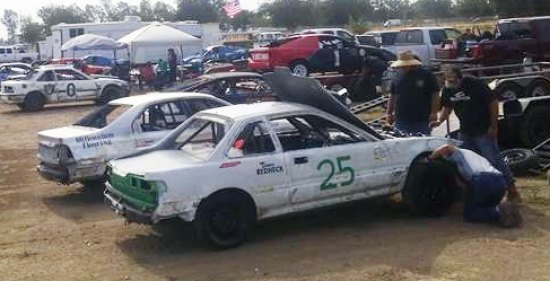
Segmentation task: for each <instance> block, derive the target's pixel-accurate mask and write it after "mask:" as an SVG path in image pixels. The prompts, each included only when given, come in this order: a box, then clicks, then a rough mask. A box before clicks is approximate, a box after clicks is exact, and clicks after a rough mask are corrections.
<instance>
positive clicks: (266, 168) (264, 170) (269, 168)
mask: <svg viewBox="0 0 550 281" xmlns="http://www.w3.org/2000/svg"><path fill="white" fill-rule="evenodd" d="M282 172H283V166H275V164H273V163H265V162H260V168H259V169H256V174H257V175H259V176H261V175H268V174H275V173H282Z"/></svg>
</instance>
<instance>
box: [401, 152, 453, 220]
mask: <svg viewBox="0 0 550 281" xmlns="http://www.w3.org/2000/svg"><path fill="white" fill-rule="evenodd" d="M455 176H456V169H455V166H454V165H453V164H451V163H449V162H447V161H443V160H437V161H430V162H428V161H426V160H419V161H415V162H414V163H413V165H412V166H411V168H410V169H409V174H408V176H407V181H406V183H405V187H404V188H403V191H402V195H403V199H404V200H405V202H406V203H407V204H408V205H409V207H410V208H411V211H412V212H413V213H415V214H418V215H421V216H427V217H438V216H441V215H443V214H444V213H445V212H447V210H448V209H449V208H450V207H451V205H452V204H453V203H454V201H455V195H456V194H457V192H458V186H457V184H456V180H455Z"/></svg>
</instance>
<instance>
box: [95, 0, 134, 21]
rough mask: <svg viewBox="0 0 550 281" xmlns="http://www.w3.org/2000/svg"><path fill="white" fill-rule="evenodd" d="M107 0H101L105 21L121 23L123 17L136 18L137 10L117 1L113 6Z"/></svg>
mask: <svg viewBox="0 0 550 281" xmlns="http://www.w3.org/2000/svg"><path fill="white" fill-rule="evenodd" d="M113 3H114V2H111V1H109V0H101V6H102V7H103V11H104V12H105V15H106V21H122V20H124V17H125V16H138V15H139V9H138V7H136V6H132V5H129V4H128V3H126V2H122V1H119V2H117V3H116V4H113Z"/></svg>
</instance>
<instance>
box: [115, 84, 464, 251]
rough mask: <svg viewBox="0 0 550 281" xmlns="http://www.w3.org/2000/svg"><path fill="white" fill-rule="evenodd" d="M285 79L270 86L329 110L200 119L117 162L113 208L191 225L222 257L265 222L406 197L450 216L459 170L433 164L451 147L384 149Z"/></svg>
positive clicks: (268, 105) (267, 108) (439, 141)
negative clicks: (437, 152) (432, 156)
mask: <svg viewBox="0 0 550 281" xmlns="http://www.w3.org/2000/svg"><path fill="white" fill-rule="evenodd" d="M285 79H288V80H290V81H284V82H281V83H286V84H285V85H284V86H281V85H274V84H273V83H271V86H272V87H276V88H277V92H278V91H279V90H282V91H285V90H287V89H293V91H291V92H285V93H284V96H286V97H289V98H296V99H300V97H301V98H302V100H307V101H309V103H310V104H317V105H323V106H320V107H321V108H323V110H324V111H321V110H320V109H318V108H315V107H312V106H309V105H306V104H300V103H290V102H265V103H257V104H250V105H234V106H227V107H221V108H215V109H210V110H206V111H202V112H199V113H198V114H196V115H194V116H193V117H191V118H190V119H189V120H187V121H186V122H185V123H183V124H182V125H180V126H179V127H178V128H177V129H176V130H174V131H173V132H172V133H171V134H170V135H169V136H167V137H166V138H165V139H163V140H162V141H161V142H159V143H158V144H157V145H155V146H153V147H151V148H149V149H146V150H144V151H142V152H140V153H137V154H135V155H131V156H129V157H126V158H124V159H118V160H113V161H111V162H110V163H109V167H108V169H107V173H108V175H109V179H108V183H107V184H106V186H107V188H106V190H105V198H106V199H107V201H108V202H109V204H110V206H111V208H112V209H113V210H115V211H116V213H117V214H119V215H122V216H124V217H125V218H126V220H128V221H130V222H138V223H147V224H155V223H160V222H162V221H164V220H167V219H172V218H179V219H182V220H184V221H188V222H193V227H194V229H195V233H196V237H197V238H199V239H201V240H202V241H204V242H206V243H207V244H209V245H212V246H214V247H218V248H230V247H235V246H238V245H239V244H241V243H242V242H243V241H244V240H245V238H246V235H247V233H248V231H249V228H250V227H252V225H253V223H254V222H255V221H257V220H263V219H267V218H272V217H278V216H282V215H286V214H291V213H296V212H301V211H306V210H312V209H317V208H322V207H327V206H333V205H337V204H340V203H345V202H351V201H355V200H361V199H366V198H371V197H377V196H387V195H392V194H396V193H399V192H402V193H403V196H404V198H405V200H406V201H407V202H409V203H410V205H411V206H413V208H414V210H415V211H416V212H417V213H419V214H423V215H428V216H436V215H440V214H442V213H444V212H445V211H446V210H447V209H448V208H449V206H450V205H451V204H452V202H453V199H454V189H455V188H456V187H455V184H454V182H455V181H454V176H455V173H454V170H453V169H452V168H450V167H448V166H444V164H442V163H439V162H437V161H436V162H432V164H429V163H427V161H426V160H425V159H426V155H428V154H429V153H430V151H432V150H434V149H435V148H437V147H439V146H440V145H443V144H446V143H449V142H451V141H450V140H448V139H444V138H436V137H411V138H402V139H392V140H384V139H382V138H381V137H380V136H379V135H378V134H377V133H376V132H374V131H373V130H372V129H370V128H368V126H366V125H365V124H364V123H361V121H357V122H353V121H352V120H351V119H350V118H345V116H348V115H346V109H344V108H342V107H341V106H339V105H338V103H334V102H333V103H330V102H329V101H330V100H332V99H331V98H330V97H329V96H328V94H326V93H325V92H323V90H322V89H321V88H320V87H318V84H317V83H315V82H312V80H311V79H308V78H299V77H292V76H290V77H288V78H285ZM304 80H307V81H306V82H305V83H303V82H304ZM316 85H317V86H316ZM331 108H332V109H334V110H333V111H329V110H328V109H331ZM349 114H351V113H349ZM337 116H338V117H337ZM344 119H345V120H347V121H344ZM357 120H358V119H357Z"/></svg>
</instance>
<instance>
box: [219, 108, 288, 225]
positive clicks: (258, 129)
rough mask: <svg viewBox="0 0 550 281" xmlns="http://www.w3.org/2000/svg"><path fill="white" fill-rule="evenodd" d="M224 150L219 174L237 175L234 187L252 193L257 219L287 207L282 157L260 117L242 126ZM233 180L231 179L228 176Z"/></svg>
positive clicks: (268, 129) (285, 180)
mask: <svg viewBox="0 0 550 281" xmlns="http://www.w3.org/2000/svg"><path fill="white" fill-rule="evenodd" d="M238 131H239V133H238V134H236V136H234V137H232V138H231V140H230V141H229V142H228V143H229V145H228V146H229V147H228V148H227V149H226V153H225V157H226V159H225V160H224V161H223V162H222V163H221V164H220V171H222V173H235V172H236V171H237V170H238V174H239V177H238V178H240V179H241V180H239V184H234V185H237V186H236V187H239V188H243V189H245V190H248V191H250V192H251V194H253V196H254V200H255V203H256V205H257V206H258V207H259V208H260V209H261V210H262V213H261V214H260V216H265V215H269V214H270V213H272V212H277V210H282V209H285V208H288V178H287V176H286V175H287V173H288V171H287V169H286V165H285V158H284V156H283V154H282V152H281V150H280V147H278V146H277V145H276V142H275V141H274V134H272V132H271V130H270V127H269V126H268V125H267V123H266V121H265V120H264V118H259V119H257V120H250V121H249V122H248V123H246V124H243V125H242V126H241V128H240V129H239V130H238ZM232 178H234V177H232Z"/></svg>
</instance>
